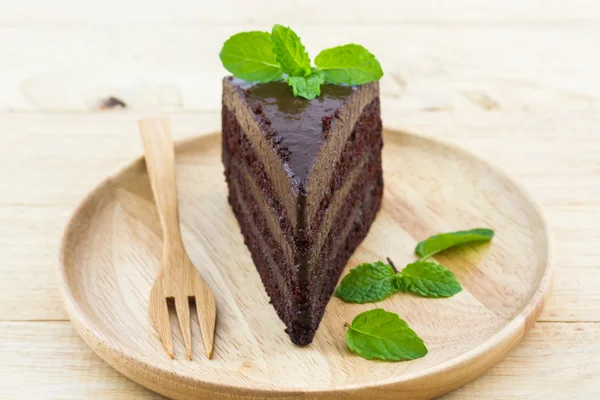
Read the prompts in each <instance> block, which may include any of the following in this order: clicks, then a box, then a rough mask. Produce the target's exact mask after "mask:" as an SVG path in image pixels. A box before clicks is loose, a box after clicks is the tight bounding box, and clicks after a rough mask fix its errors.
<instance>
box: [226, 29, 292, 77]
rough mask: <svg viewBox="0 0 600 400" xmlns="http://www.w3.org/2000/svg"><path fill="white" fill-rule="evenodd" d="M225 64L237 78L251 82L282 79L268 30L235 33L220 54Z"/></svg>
mask: <svg viewBox="0 0 600 400" xmlns="http://www.w3.org/2000/svg"><path fill="white" fill-rule="evenodd" d="M219 57H221V61H222V62H223V66H224V67H225V68H226V69H227V70H228V71H229V72H231V73H232V74H233V76H235V77H236V78H240V79H244V80H246V81H250V82H270V81H277V80H280V79H281V74H282V72H281V66H280V65H279V62H278V61H277V59H276V58H275V54H273V46H272V44H271V35H269V33H268V32H259V31H252V32H242V33H238V34H237V35H233V36H232V37H230V38H229V39H227V41H226V42H225V44H224V45H223V48H222V49H221V53H220V54H219Z"/></svg>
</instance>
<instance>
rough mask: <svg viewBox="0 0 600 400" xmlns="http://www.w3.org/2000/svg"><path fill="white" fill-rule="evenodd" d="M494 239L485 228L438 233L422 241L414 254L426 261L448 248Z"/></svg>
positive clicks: (489, 230) (492, 233)
mask: <svg viewBox="0 0 600 400" xmlns="http://www.w3.org/2000/svg"><path fill="white" fill-rule="evenodd" d="M493 237H494V231H493V230H491V229H487V228H476V229H471V230H468V231H457V232H449V233H440V234H438V235H435V236H432V237H430V238H429V239H426V240H423V241H422V242H420V243H419V244H417V247H416V248H415V253H416V254H417V255H418V256H420V257H421V259H426V258H429V257H431V256H433V255H434V254H437V253H439V252H441V251H444V250H446V249H449V248H450V247H454V246H458V245H460V244H465V243H470V242H481V241H489V240H491V239H492V238H493Z"/></svg>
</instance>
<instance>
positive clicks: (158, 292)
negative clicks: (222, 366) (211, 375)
mask: <svg viewBox="0 0 600 400" xmlns="http://www.w3.org/2000/svg"><path fill="white" fill-rule="evenodd" d="M138 125H139V128H140V133H141V135H142V141H143V142H144V154H145V158H146V168H147V170H148V176H149V177H150V184H151V186H152V192H153V193H154V201H155V202H156V207H157V208H158V214H159V216H160V222H161V225H162V230H163V242H164V244H163V251H162V259H161V264H160V270H159V272H158V276H157V277H156V280H155V281H154V286H153V287H152V291H151V292H150V303H149V309H150V310H149V311H150V318H151V319H152V321H153V322H154V326H155V327H156V330H158V334H159V335H160V338H161V340H162V342H163V345H164V346H165V349H166V350H167V352H168V353H169V356H170V357H171V358H175V356H174V354H173V340H172V336H171V328H170V323H169V309H168V306H167V300H174V302H175V310H176V312H177V317H178V319H179V324H180V326H181V333H182V335H183V341H184V343H185V348H186V353H187V357H188V358H189V359H190V360H191V359H192V334H191V327H190V307H189V300H190V299H192V298H195V300H196V309H197V310H198V320H199V321H200V330H201V332H202V338H203V340H204V347H205V349H206V355H207V356H208V358H211V356H212V352H213V342H214V335H215V320H216V311H217V308H216V305H215V297H214V295H213V292H212V290H210V288H209V287H208V285H207V284H206V282H204V279H202V276H201V275H200V273H199V272H198V270H197V269H196V267H194V265H193V264H192V262H191V261H190V259H189V257H188V255H187V253H186V251H185V247H184V246H183V240H182V238H181V231H180V228H179V211H178V206H177V187H176V181H175V152H174V150H173V141H172V139H171V124H170V121H169V120H168V119H166V118H150V119H143V120H140V121H139V122H138Z"/></svg>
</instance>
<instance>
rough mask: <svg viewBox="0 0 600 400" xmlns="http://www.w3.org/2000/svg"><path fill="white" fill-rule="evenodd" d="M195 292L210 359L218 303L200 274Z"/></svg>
mask: <svg viewBox="0 0 600 400" xmlns="http://www.w3.org/2000/svg"><path fill="white" fill-rule="evenodd" d="M194 292H195V293H194V294H195V295H196V311H197V312H198V322H199V323H200V333H202V340H203V341H204V348H205V350H206V356H207V357H208V359H210V358H211V357H212V353H213V346H214V341H215V323H216V320H217V305H216V302H215V296H214V294H213V292H212V290H210V288H209V287H208V286H207V285H206V283H204V281H203V280H202V278H201V277H200V276H199V275H198V277H197V278H196V284H195V290H194Z"/></svg>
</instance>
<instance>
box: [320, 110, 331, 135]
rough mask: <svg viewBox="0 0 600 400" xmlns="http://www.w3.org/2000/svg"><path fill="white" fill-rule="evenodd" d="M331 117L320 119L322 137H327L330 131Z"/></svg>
mask: <svg viewBox="0 0 600 400" xmlns="http://www.w3.org/2000/svg"><path fill="white" fill-rule="evenodd" d="M333 118H334V117H333V115H325V116H323V118H322V119H321V123H322V124H323V136H324V137H327V136H329V130H330V129H331V125H332V122H333Z"/></svg>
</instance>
